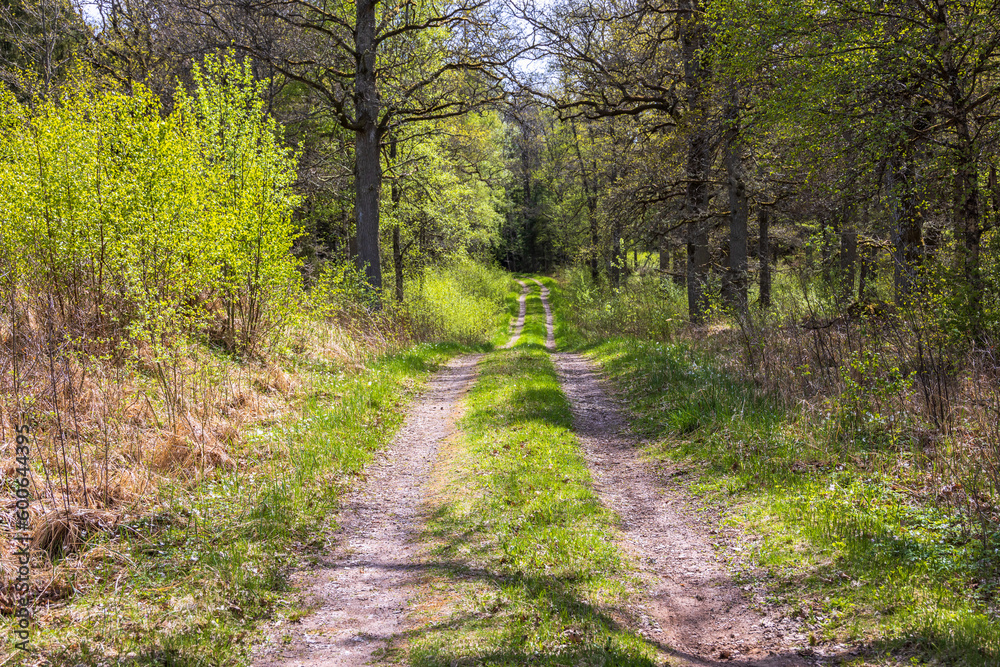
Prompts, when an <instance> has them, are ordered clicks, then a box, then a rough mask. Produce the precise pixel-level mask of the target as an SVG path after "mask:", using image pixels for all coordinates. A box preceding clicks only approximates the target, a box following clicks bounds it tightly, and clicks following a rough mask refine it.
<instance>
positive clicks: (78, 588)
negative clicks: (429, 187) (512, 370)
mask: <svg viewBox="0 0 1000 667" xmlns="http://www.w3.org/2000/svg"><path fill="white" fill-rule="evenodd" d="M471 271H472V269H469V271H468V272H471ZM468 272H467V273H468ZM341 273H343V272H341ZM467 273H466V274H463V273H461V272H451V273H446V274H445V276H444V277H443V278H442V277H439V278H437V280H438V281H439V282H441V283H448V282H449V281H451V282H450V284H447V285H446V289H448V290H450V293H451V294H452V295H453V298H454V299H455V300H461V299H462V298H463V296H462V291H461V283H459V282H457V281H460V280H461V279H462V276H463V275H467ZM484 275H486V276H488V277H490V278H491V279H493V278H495V277H496V275H495V274H494V273H492V272H489V271H487V272H484ZM341 278H343V276H341ZM342 283H343V281H342V280H340V279H338V278H337V276H330V277H329V279H328V280H327V284H326V285H325V287H324V288H323V291H322V292H321V293H322V295H323V298H324V299H325V302H326V303H328V304H334V307H332V308H330V309H328V311H329V312H325V313H323V317H318V316H317V315H316V313H317V312H322V311H315V310H314V311H313V314H312V318H313V319H312V320H311V325H309V324H308V323H307V321H306V320H303V321H302V324H301V325H299V326H298V327H297V328H294V329H292V330H290V331H289V332H288V333H287V336H288V339H287V340H288V345H287V346H286V347H285V348H284V349H282V350H279V351H276V352H275V353H274V355H273V356H271V357H270V358H269V359H267V360H261V361H253V360H244V359H239V358H234V357H229V356H227V355H226V354H225V353H224V352H221V351H217V350H213V349H212V348H209V347H203V346H199V345H198V344H196V343H191V344H189V345H187V346H186V347H185V348H184V350H185V356H183V357H179V358H178V368H181V369H183V370H184V372H183V373H178V377H179V378H181V379H182V381H179V382H178V384H177V386H178V387H180V388H182V389H183V391H182V392H180V391H179V392H177V394H175V396H177V397H180V398H181V399H182V400H183V401H184V403H185V404H186V405H187V406H188V408H187V409H188V410H189V411H190V414H189V419H190V422H193V423H194V424H205V425H206V426H205V429H206V431H207V429H208V428H209V427H211V428H212V429H216V428H217V429H218V432H219V433H222V432H223V431H222V429H223V428H225V431H224V433H225V437H224V439H223V438H222V437H221V436H216V435H215V433H216V431H215V430H213V431H212V432H210V433H206V434H205V435H204V436H203V437H204V438H211V440H210V441H209V443H208V444H207V445H206V444H205V442H204V440H199V439H198V438H197V437H195V436H196V432H195V431H194V430H193V429H192V428H191V427H188V429H186V430H182V431H180V432H177V431H174V432H173V433H171V432H170V430H166V432H165V433H164V430H165V429H163V426H162V425H161V426H160V429H161V430H157V428H156V427H155V422H153V416H152V415H155V414H156V413H159V414H161V415H162V414H163V410H164V408H163V400H164V399H163V398H162V396H161V395H160V394H158V393H157V390H158V389H162V385H159V384H156V383H155V382H150V383H148V384H144V382H147V380H145V378H144V375H143V374H142V372H141V369H140V370H138V371H137V370H130V369H128V368H125V369H116V367H115V366H114V365H113V364H112V363H111V362H110V361H108V360H105V361H103V362H102V363H103V365H98V362H99V360H91V361H90V362H89V363H91V364H93V365H92V366H89V367H88V369H87V370H88V372H87V374H86V376H87V377H88V378H93V377H94V376H95V375H97V373H98V372H102V373H105V374H107V375H108V377H106V378H105V379H104V380H105V381H106V384H102V385H100V387H98V389H101V390H107V391H108V392H118V393H119V394H125V395H126V397H128V396H131V397H132V398H131V399H130V401H131V403H129V402H123V403H122V409H123V413H122V414H120V415H119V414H116V413H115V412H114V409H115V407H116V405H117V404H114V403H110V402H105V403H103V408H104V409H105V410H108V411H109V412H107V413H105V414H104V415H102V414H101V413H95V412H94V411H93V410H91V409H85V408H86V404H84V406H81V405H79V404H77V405H76V406H74V407H75V409H76V410H77V416H78V417H79V418H80V423H81V424H84V425H86V427H87V428H88V430H87V431H84V432H83V433H82V435H83V438H81V440H82V446H81V448H80V454H79V460H80V462H82V463H83V464H84V465H82V466H81V465H79V464H76V465H74V464H75V463H76V457H73V458H70V459H68V463H69V464H70V466H69V468H68V469H67V472H68V475H67V476H66V478H67V479H69V481H70V486H69V490H70V492H71V493H72V494H74V495H73V496H72V497H74V498H80V499H81V500H79V501H76V500H75V501H74V505H76V504H77V503H80V506H75V507H74V508H72V512H71V513H67V514H62V513H60V514H59V515H58V516H59V518H60V520H59V521H58V522H55V521H51V520H50V521H42V520H39V517H42V518H46V517H47V516H49V515H48V514H46V512H49V513H52V512H56V511H57V510H60V508H59V507H58V506H56V507H55V508H53V507H50V503H49V502H48V501H47V500H46V499H45V498H34V499H33V503H32V505H33V509H32V511H33V525H32V527H33V528H34V529H35V531H36V537H35V539H36V542H35V543H34V546H33V549H32V565H33V577H32V597H33V598H34V599H36V606H35V618H34V621H33V627H32V638H31V642H30V645H31V648H32V650H31V653H29V654H23V653H20V652H17V651H14V650H13V648H12V646H11V645H4V646H3V648H2V649H0V662H4V660H10V662H4V664H5V665H21V664H52V665H61V664H65V665H74V666H75V665H79V664H84V665H88V664H93V665H98V664H150V665H153V664H172V665H203V664H226V665H234V664H245V663H246V662H247V661H248V659H249V658H248V647H249V646H250V645H252V643H253V642H254V640H255V639H256V633H257V631H258V630H257V628H258V624H259V622H260V621H261V620H262V619H265V618H275V617H281V616H283V615H286V614H287V615H295V614H297V613H300V612H299V611H298V610H296V609H293V608H291V607H290V606H289V605H291V604H293V602H292V600H293V596H292V595H291V592H290V591H289V590H288V581H287V577H288V575H289V573H290V571H291V570H292V569H293V568H294V567H296V566H298V565H301V564H303V563H307V562H310V561H311V560H312V559H314V557H315V554H317V553H318V552H319V551H320V550H321V549H324V548H327V547H329V545H330V542H331V540H332V533H333V531H334V530H335V529H336V525H335V523H334V520H333V518H332V517H335V516H336V510H337V502H338V498H339V496H340V493H341V491H342V490H343V489H344V488H345V487H347V486H349V485H351V484H353V483H355V482H356V481H357V480H358V475H359V473H360V472H361V471H362V469H363V467H364V466H365V464H366V463H367V462H368V461H369V460H371V458H372V456H373V455H374V453H375V452H377V451H378V450H379V449H380V448H381V447H382V446H383V445H385V444H386V443H387V442H389V441H390V440H391V438H392V437H393V434H394V433H395V431H396V429H397V427H398V426H399V424H400V423H401V420H402V418H403V415H404V414H405V411H406V408H407V404H408V401H409V399H410V397H411V396H412V395H413V394H414V392H416V391H417V390H418V389H419V387H420V386H421V385H422V383H423V381H424V379H425V378H426V377H427V376H428V375H429V374H430V373H431V372H432V371H433V370H434V369H435V368H437V367H438V365H439V364H440V363H441V362H442V361H444V360H445V359H447V358H448V357H450V356H451V355H454V354H456V353H458V352H459V351H462V350H467V349H469V348H468V347H463V346H460V345H458V344H457V343H455V342H436V343H431V342H427V343H419V344H415V343H414V342H412V339H409V338H408V337H407V335H406V333H405V322H406V321H407V318H406V317H405V316H400V315H399V314H398V313H394V312H393V311H389V312H386V313H383V314H371V315H370V316H369V320H368V321H369V323H370V326H368V327H365V326H364V324H363V323H364V321H365V320H364V319H363V318H362V316H361V314H362V311H363V309H364V304H356V305H355V306H354V309H355V311H356V312H352V314H351V316H350V318H349V321H348V322H346V323H341V322H340V321H339V319H340V313H341V312H342V310H341V307H340V306H337V305H336V304H338V303H339V302H338V300H341V301H342V300H344V299H348V300H349V299H350V295H346V296H345V294H344V293H343V292H344V288H343V285H342ZM490 288H491V289H494V290H495V291H494V292H493V293H492V294H490V295H487V294H484V292H485V291H486V290H484V289H481V290H480V292H479V293H478V294H476V295H475V296H474V297H473V298H474V299H478V300H479V302H480V303H481V304H482V307H483V310H484V311H485V310H486V309H487V306H486V299H487V298H490V299H492V301H490V303H489V311H490V312H493V311H501V312H502V311H503V308H504V306H505V304H506V302H507V296H508V295H507V293H506V290H508V289H510V281H509V280H507V281H504V282H503V283H502V285H501V284H499V281H498V282H497V283H494V284H491V287H490ZM317 298H318V295H317ZM492 322H494V325H493V326H494V329H489V328H488V327H487V326H485V325H483V324H482V323H480V326H481V329H480V332H479V334H478V336H473V335H471V334H470V335H469V336H468V337H467V338H466V339H465V340H466V341H467V342H469V343H475V344H476V345H478V346H479V348H480V349H486V348H488V346H489V345H490V341H491V339H493V337H494V336H495V335H496V329H497V327H496V325H495V322H496V319H495V318H494V320H492ZM439 334H440V335H442V336H443V335H447V334H448V332H439ZM95 369H96V370H95ZM188 369H190V372H191V373H195V376H194V377H196V378H198V382H193V381H192V380H191V376H190V375H186V374H185V373H187V372H188ZM261 369H263V370H261ZM77 373H78V374H77V376H76V383H77V384H76V386H77V388H78V391H79V388H80V387H81V386H82V385H81V382H82V380H81V379H80V377H81V376H80V375H79V370H78V371H77ZM97 377H101V376H99V375H98V376H97ZM88 381H93V380H88ZM93 395H94V396H96V397H101V396H102V394H101V393H99V392H98V391H94V393H93ZM136 401H138V403H139V408H141V409H139V408H136V409H135V412H134V413H129V412H127V411H124V410H125V409H126V408H127V407H128V406H129V405H135V403H136ZM97 405H98V406H101V405H102V403H97ZM64 409H65V410H67V411H68V410H69V407H64ZM105 415H109V416H110V417H109V416H105ZM102 418H103V419H108V418H115V419H122V420H125V419H129V420H134V421H133V422H131V423H135V424H141V425H142V427H143V428H142V429H141V430H139V429H136V430H135V431H126V436H127V437H126V438H124V439H123V441H122V442H116V441H113V440H111V439H110V438H109V439H108V440H105V439H97V438H95V440H96V441H94V440H91V439H90V437H89V433H91V432H93V433H95V434H96V435H98V436H100V435H101V431H100V429H99V425H100V423H101V421H100V420H101V419H102ZM190 422H188V423H190ZM89 429H93V431H90V430H89ZM39 434H40V435H39V440H38V443H36V444H37V447H36V448H35V450H34V453H33V461H32V463H33V465H34V476H35V481H36V482H37V483H38V485H39V486H42V487H43V488H44V484H45V481H44V480H46V479H48V478H51V477H54V476H55V474H56V473H58V475H59V476H58V477H56V479H55V481H56V482H57V483H58V482H59V480H60V479H62V478H63V475H62V468H61V467H60V465H61V464H62V463H63V460H62V458H61V457H60V456H59V454H60V451H59V448H58V439H53V436H52V433H51V432H48V431H45V430H42V431H40V432H39ZM150 440H152V441H153V444H154V445H155V446H151V445H150ZM105 443H107V449H105V447H104V445H105ZM156 443H160V444H156ZM71 444H72V443H71ZM72 452H73V453H74V454H76V449H75V447H74V448H73V450H72ZM105 452H107V453H108V454H107V456H108V459H107V460H108V461H109V463H108V468H109V470H110V472H111V475H110V476H109V479H111V480H112V481H113V480H115V479H120V480H127V481H130V482H131V486H128V487H127V488H124V489H123V491H122V495H121V496H120V497H119V499H118V501H117V504H116V505H115V507H114V511H113V512H111V511H103V510H102V512H103V513H101V514H100V521H99V522H98V521H92V520H91V517H93V516H96V512H97V511H98V510H96V509H94V508H87V507H86V506H83V505H82V498H83V492H82V482H83V477H82V476H81V473H86V472H87V471H89V470H97V469H101V468H103V466H104V459H105V456H104V455H105ZM11 459H12V457H11ZM6 462H7V460H6V456H5V458H4V463H5V464H6ZM46 466H48V467H47V468H46ZM47 475H49V477H47ZM93 479H94V477H91V478H90V480H91V481H93ZM98 479H100V478H99V477H98ZM112 488H115V487H114V486H112ZM78 489H79V490H78ZM6 491H7V489H6V488H5V489H4V492H5V493H6ZM77 493H78V494H79V495H75V494H77ZM63 495H65V496H66V497H67V498H69V497H70V495H69V494H65V493H64V494H63ZM43 505H44V506H43ZM63 518H65V521H63V520H62V519H63ZM73 522H77V523H73ZM59 531H62V532H59ZM38 535H41V536H42V537H38ZM4 537H5V538H6V537H7V535H6V533H5V535H4ZM39 540H41V541H39ZM12 544H13V543H11V542H8V541H7V540H6V539H5V541H4V554H3V555H4V559H3V561H2V563H3V573H4V577H3V579H2V581H0V584H2V585H0V611H3V612H4V613H5V615H3V616H0V632H3V633H5V634H8V631H9V630H10V629H12V628H13V626H14V624H15V623H16V619H15V618H13V617H12V616H10V615H6V614H10V612H12V611H13V598H12V597H11V596H10V595H9V593H11V592H12V584H13V579H14V577H13V574H12V573H13V572H16V569H12V568H13V566H14V565H15V564H16V563H15V559H14V558H13V556H12V554H13V551H14V550H13V548H12Z"/></svg>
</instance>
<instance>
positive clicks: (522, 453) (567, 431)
mask: <svg viewBox="0 0 1000 667" xmlns="http://www.w3.org/2000/svg"><path fill="white" fill-rule="evenodd" d="M529 284H530V283H529ZM538 293H539V289H538V287H537V286H534V285H533V287H532V291H531V294H530V295H529V298H528V311H527V312H528V318H527V320H526V324H525V328H524V333H523V334H522V337H521V339H520V340H519V341H518V344H517V345H516V346H515V347H514V348H513V349H512V350H499V351H496V352H493V353H491V354H490V355H489V356H488V357H486V358H485V359H484V360H483V361H482V362H481V364H480V372H479V379H478V381H477V383H476V385H475V387H474V388H473V389H472V391H471V393H470V395H469V396H468V399H467V410H468V411H467V413H466V415H465V417H464V418H463V419H462V420H461V422H460V426H461V428H462V435H460V436H458V437H457V438H456V439H455V440H454V441H453V442H452V443H450V445H449V446H448V451H447V452H446V454H445V459H446V460H447V461H448V464H447V466H446V468H445V469H444V470H443V471H442V472H441V473H440V476H441V477H442V479H441V480H440V484H441V486H442V492H441V493H440V494H439V496H438V497H439V502H438V504H437V507H436V510H435V511H434V514H433V516H432V518H431V521H430V524H429V527H428V531H427V536H428V540H429V541H430V542H432V543H433V544H434V545H435V547H436V549H435V551H434V554H433V557H432V561H433V562H434V563H435V577H434V581H435V582H436V583H437V590H436V592H433V593H430V594H429V595H428V597H427V598H426V599H423V600H420V601H418V609H424V610H425V611H424V612H423V616H424V618H422V619H421V620H422V621H423V622H424V626H423V628H422V629H421V630H419V631H418V632H416V633H415V636H414V637H413V638H411V642H410V649H409V657H410V662H411V664H415V665H421V666H431V665H454V664H482V665H501V664H502V665H567V664H573V665H576V664H609V665H610V664H614V665H655V664H658V661H657V660H656V651H655V649H653V648H652V647H651V646H650V645H649V644H647V643H646V642H645V641H644V640H643V639H642V638H641V637H639V636H637V635H635V634H633V633H631V632H630V631H627V630H625V629H623V628H622V627H621V626H620V625H619V623H620V620H621V618H622V615H623V613H624V612H623V610H624V607H623V606H622V603H623V602H624V601H625V600H627V599H628V592H629V590H631V589H632V587H633V586H634V582H633V581H631V579H630V576H629V572H628V568H627V566H626V565H625V563H624V562H623V557H622V555H621V554H620V553H619V552H618V550H617V548H616V547H615V546H614V544H613V524H614V521H615V517H614V515H613V514H612V513H611V512H609V511H608V510H606V509H604V508H603V507H602V506H601V505H600V503H599V501H598V498H597V496H596V495H595V494H594V492H593V490H592V488H591V479H590V475H589V472H588V470H587V468H586V465H585V463H584V461H583V460H582V458H581V454H580V451H579V443H578V441H577V439H576V437H575V436H574V434H573V432H572V414H571V412H570V407H569V403H568V402H567V400H566V397H565V396H564V395H563V394H562V391H561V390H560V387H559V381H558V378H557V377H556V374H555V369H554V367H553V365H552V361H551V358H550V356H549V355H548V354H547V352H546V351H545V350H544V341H545V324H544V314H543V309H542V304H541V300H540V298H539V296H538ZM432 587H433V584H432Z"/></svg>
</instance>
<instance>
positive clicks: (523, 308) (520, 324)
mask: <svg viewBox="0 0 1000 667" xmlns="http://www.w3.org/2000/svg"><path fill="white" fill-rule="evenodd" d="M517 282H519V283H520V284H521V296H520V297H519V298H518V300H517V302H518V304H519V311H518V314H517V319H516V320H515V321H514V329H513V330H512V331H511V336H510V340H509V341H507V342H506V343H505V344H504V345H503V348H504V349H508V350H509V349H510V348H512V347H514V345H515V344H517V339H518V338H520V337H521V330H522V329H524V317H525V315H527V313H528V301H527V299H528V291H529V290H530V289H531V288H529V287H528V285H527V283H525V282H524V281H523V280H518V281H517Z"/></svg>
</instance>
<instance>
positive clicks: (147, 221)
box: [0, 57, 299, 351]
mask: <svg viewBox="0 0 1000 667" xmlns="http://www.w3.org/2000/svg"><path fill="white" fill-rule="evenodd" d="M194 80H195V92H194V93H193V94H189V93H187V92H185V91H184V90H183V89H178V91H177V93H176V96H175V103H174V110H173V112H171V113H170V114H169V115H167V116H163V115H162V114H161V108H160V102H159V99H158V98H156V97H155V96H154V95H153V94H152V93H151V92H150V91H148V90H147V89H145V88H143V87H142V86H141V85H136V86H135V87H134V89H133V92H132V93H130V94H125V93H121V92H117V91H108V90H105V89H103V88H101V87H100V85H98V84H97V83H96V82H94V81H91V80H88V79H86V78H84V77H82V76H81V77H79V78H77V80H76V81H74V82H73V84H72V85H71V86H69V87H68V88H67V89H66V90H65V91H64V92H63V95H62V97H61V98H60V99H58V100H56V99H49V100H41V99H37V100H33V101H32V103H31V104H30V105H29V104H22V103H19V102H18V101H17V100H16V99H15V98H14V97H13V96H12V95H11V94H10V93H7V92H0V124H2V127H3V130H4V131H3V132H2V135H0V165H2V168H0V201H2V204H0V206H2V209H0V240H2V245H4V246H5V247H7V248H10V250H11V253H10V255H9V256H7V257H5V258H4V259H5V260H6V261H7V262H8V263H9V264H10V265H11V268H12V269H13V273H14V275H16V276H17V277H18V284H19V287H20V289H21V290H22V291H23V293H24V294H30V295H37V296H39V301H41V304H36V307H38V308H43V309H46V310H49V311H52V310H58V316H59V317H60V318H61V319H62V321H63V322H65V323H66V324H67V325H69V326H71V327H73V328H74V329H76V330H78V331H91V332H92V331H94V330H98V331H100V332H101V333H102V334H105V335H110V336H113V337H115V338H116V342H119V343H126V344H129V343H130V344H136V343H142V344H146V345H150V346H152V347H153V348H154V349H159V348H160V347H162V346H164V345H169V344H171V341H172V340H173V339H174V338H175V337H176V336H177V335H178V334H180V333H186V332H202V331H209V330H214V332H215V333H216V334H218V335H219V336H220V337H221V339H222V342H224V343H226V344H227V345H228V346H230V347H232V348H236V349H241V350H245V351H253V349H254V348H255V346H256V345H257V344H259V342H260V340H261V337H262V336H263V335H264V334H266V333H267V332H268V331H270V330H273V329H274V327H276V326H277V325H279V324H280V323H281V322H282V321H283V320H284V319H285V318H287V317H288V316H289V314H290V313H291V307H292V305H293V303H294V302H293V301H292V300H291V299H290V297H293V296H294V295H295V293H296V291H297V290H298V283H299V280H298V274H297V271H296V263H295V260H294V259H293V258H292V255H291V253H290V250H291V245H292V241H293V240H294V238H295V237H296V234H297V231H296V225H295V224H294V222H293V221H292V216H291V214H292V210H293V208H294V206H295V205H296V202H297V198H296V197H295V196H294V195H293V194H292V192H291V189H290V188H291V185H292V183H293V181H294V178H295V168H294V167H295V162H294V157H293V156H292V155H291V154H290V153H289V151H287V150H286V149H284V148H283V147H282V146H281V145H280V143H279V139H278V136H277V133H278V128H277V126H276V124H275V123H274V121H273V120H271V119H270V118H268V116H267V115H266V113H265V112H264V109H263V105H262V102H261V99H260V96H259V94H260V91H261V84H259V83H257V82H255V81H254V80H253V76H252V74H251V71H250V68H249V65H248V64H246V65H241V64H239V63H237V62H236V61H234V60H232V59H231V58H221V59H220V58H214V57H210V58H207V59H206V60H205V62H204V64H203V65H200V66H197V65H196V67H195V68H194ZM45 300H48V303H45ZM217 318H219V322H218V323H217V321H216V319H217Z"/></svg>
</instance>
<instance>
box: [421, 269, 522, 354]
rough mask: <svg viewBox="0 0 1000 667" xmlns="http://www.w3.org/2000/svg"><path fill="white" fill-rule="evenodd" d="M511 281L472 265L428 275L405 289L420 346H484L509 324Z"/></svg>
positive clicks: (494, 270)
mask: <svg viewBox="0 0 1000 667" xmlns="http://www.w3.org/2000/svg"><path fill="white" fill-rule="evenodd" d="M509 290H510V276H509V275H507V274H506V273H504V272H503V271H501V270H500V269H497V268H495V267H489V266H484V265H482V264H477V263H475V262H472V261H470V260H465V261H456V262H454V263H452V264H450V265H448V266H444V267H441V268H436V269H431V270H429V271H427V273H426V274H425V275H424V277H423V278H422V279H420V280H419V281H412V282H411V283H410V284H409V285H408V286H407V290H406V293H407V295H408V296H407V299H406V302H405V309H406V311H407V313H408V314H409V316H410V319H411V321H412V323H413V333H414V335H415V336H416V337H417V338H418V339H419V340H422V341H453V342H458V343H464V344H476V343H486V342H488V341H490V340H491V339H492V338H493V337H494V335H495V334H496V332H497V330H498V329H499V328H501V327H503V326H504V324H505V323H506V321H507V312H506V310H505V308H504V299H505V297H506V295H507V292H508V291H509Z"/></svg>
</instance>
